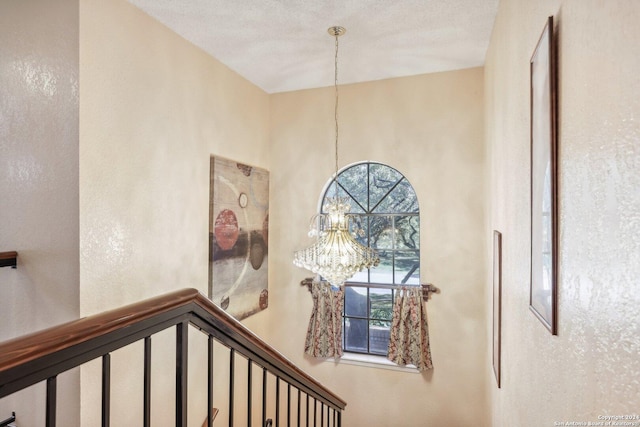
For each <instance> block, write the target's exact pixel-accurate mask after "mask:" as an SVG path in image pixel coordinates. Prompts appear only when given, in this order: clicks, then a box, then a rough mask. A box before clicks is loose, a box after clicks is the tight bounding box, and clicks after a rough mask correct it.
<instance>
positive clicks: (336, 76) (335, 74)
mask: <svg viewBox="0 0 640 427" xmlns="http://www.w3.org/2000/svg"><path fill="white" fill-rule="evenodd" d="M339 36H340V34H338V33H337V32H336V35H335V37H336V54H335V61H334V64H335V67H334V79H333V87H334V89H335V97H336V103H335V109H334V120H335V123H336V141H335V156H336V158H335V161H336V171H335V172H336V173H335V175H334V177H335V179H337V178H338V133H339V128H338V100H339V97H338V37H339ZM336 187H337V185H336ZM337 190H338V189H337V188H336V191H337Z"/></svg>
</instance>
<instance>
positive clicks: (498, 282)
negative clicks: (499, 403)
mask: <svg viewBox="0 0 640 427" xmlns="http://www.w3.org/2000/svg"><path fill="white" fill-rule="evenodd" d="M501 335H502V234H501V233H500V232H499V231H496V230H493V373H494V374H495V376H496V383H497V384H498V388H500V352H501V346H502V339H501Z"/></svg>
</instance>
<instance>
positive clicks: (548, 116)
mask: <svg viewBox="0 0 640 427" xmlns="http://www.w3.org/2000/svg"><path fill="white" fill-rule="evenodd" d="M555 46H556V43H555V40H554V32H553V17H549V19H548V21H547V24H546V26H545V28H544V30H543V32H542V35H541V36H540V40H539V41H538V45H537V46H536V48H535V51H534V52H533V55H532V57H531V62H530V74H531V95H530V96H531V97H530V101H531V281H530V293H529V308H530V309H531V311H532V312H533V313H534V314H535V315H536V316H537V317H538V319H540V321H541V322H542V323H543V324H544V326H545V327H546V328H547V329H549V331H550V332H551V333H552V334H553V335H556V333H557V326H556V323H557V281H556V277H557V264H558V263H557V259H558V255H557V234H558V233H557V229H558V221H557V191H558V190H557V111H556V105H557V77H556V49H555Z"/></svg>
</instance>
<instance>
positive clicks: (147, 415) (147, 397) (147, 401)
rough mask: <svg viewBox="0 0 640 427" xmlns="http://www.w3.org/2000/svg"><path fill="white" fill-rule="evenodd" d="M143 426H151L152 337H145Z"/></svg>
mask: <svg viewBox="0 0 640 427" xmlns="http://www.w3.org/2000/svg"><path fill="white" fill-rule="evenodd" d="M143 393H144V402H143V421H142V422H143V426H144V427H150V426H151V337H145V339H144V391H143Z"/></svg>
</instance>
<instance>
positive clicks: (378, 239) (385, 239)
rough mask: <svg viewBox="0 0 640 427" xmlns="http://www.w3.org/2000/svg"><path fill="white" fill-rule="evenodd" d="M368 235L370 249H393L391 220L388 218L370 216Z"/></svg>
mask: <svg viewBox="0 0 640 427" xmlns="http://www.w3.org/2000/svg"><path fill="white" fill-rule="evenodd" d="M369 234H370V238H371V247H372V248H375V249H393V219H392V218H391V217H390V216H382V215H375V216H371V218H370V225H369Z"/></svg>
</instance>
